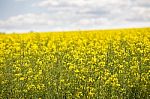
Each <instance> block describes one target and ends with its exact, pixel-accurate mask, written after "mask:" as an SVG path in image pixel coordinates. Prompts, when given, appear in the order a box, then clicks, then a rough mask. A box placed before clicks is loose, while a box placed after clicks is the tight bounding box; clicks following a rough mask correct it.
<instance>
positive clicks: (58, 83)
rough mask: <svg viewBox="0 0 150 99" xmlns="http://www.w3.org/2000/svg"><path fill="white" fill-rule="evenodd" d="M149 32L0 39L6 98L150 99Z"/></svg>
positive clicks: (0, 86)
mask: <svg viewBox="0 0 150 99" xmlns="http://www.w3.org/2000/svg"><path fill="white" fill-rule="evenodd" d="M149 74H150V28H144V29H125V30H104V31H80V32H64V33H63V32H59V33H29V34H5V35H4V34H0V79H1V80H0V83H1V84H0V89H1V90H0V97H1V98H2V99H148V98H149V97H150V96H149V95H150V75H149Z"/></svg>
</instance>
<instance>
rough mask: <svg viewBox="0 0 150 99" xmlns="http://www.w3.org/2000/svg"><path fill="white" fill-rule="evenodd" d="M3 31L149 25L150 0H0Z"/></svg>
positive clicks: (0, 30)
mask: <svg viewBox="0 0 150 99" xmlns="http://www.w3.org/2000/svg"><path fill="white" fill-rule="evenodd" d="M0 13H1V14H0V32H28V31H64V30H84V29H109V28H128V27H150V2H149V0H0Z"/></svg>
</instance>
